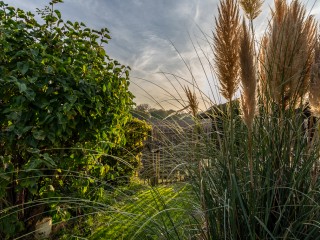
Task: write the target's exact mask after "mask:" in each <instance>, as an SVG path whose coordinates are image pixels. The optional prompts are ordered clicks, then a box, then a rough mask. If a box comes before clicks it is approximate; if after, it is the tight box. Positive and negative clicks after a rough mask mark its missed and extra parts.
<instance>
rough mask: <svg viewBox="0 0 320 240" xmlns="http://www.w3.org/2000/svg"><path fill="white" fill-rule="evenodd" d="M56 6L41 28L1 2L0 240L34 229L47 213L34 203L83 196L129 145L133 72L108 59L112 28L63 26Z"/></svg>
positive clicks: (48, 9)
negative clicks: (12, 211)
mask: <svg viewBox="0 0 320 240" xmlns="http://www.w3.org/2000/svg"><path fill="white" fill-rule="evenodd" d="M58 2H61V1H60V0H54V1H52V2H50V7H46V8H45V9H43V10H38V12H37V13H38V15H39V16H40V17H41V18H42V21H40V22H38V21H37V20H36V18H35V16H34V15H33V14H32V13H30V12H24V11H22V10H21V9H15V8H13V7H9V6H8V5H7V4H5V3H3V2H2V1H1V2H0V46H1V52H0V159H1V162H0V166H1V167H0V211H1V216H3V213H6V214H7V215H5V216H6V217H1V218H0V226H1V229H0V238H5V237H6V236H9V235H11V236H13V235H14V233H17V232H19V231H20V230H22V229H24V228H29V227H30V226H32V225H33V224H34V222H35V221H36V220H37V218H36V217H35V218H31V217H32V216H34V215H37V214H38V216H40V215H41V213H42V212H43V211H44V208H42V209H40V208H39V207H36V208H35V207H32V206H31V205H30V204H29V205H28V207H25V204H26V203H28V202H29V201H31V200H36V199H38V198H40V197H42V198H45V197H54V196H56V197H57V196H63V195H64V194H71V196H75V195H77V194H80V196H81V194H82V196H83V195H84V194H86V193H87V191H88V187H89V186H90V185H92V184H93V182H94V181H93V178H98V179H99V178H100V179H101V178H105V177H107V175H108V174H109V170H110V165H109V164H110V163H109V161H110V159H108V158H105V157H104V156H105V155H106V154H107V153H110V151H111V149H113V148H114V147H115V146H117V147H118V146H125V144H126V140H125V139H126V136H125V134H126V133H125V131H126V130H125V129H124V126H126V123H127V122H128V121H129V120H130V113H129V111H130V109H131V105H132V98H133V95H132V94H131V93H130V92H129V91H128V85H129V83H128V77H129V68H127V67H125V66H123V65H121V64H119V63H118V62H117V61H116V60H112V59H110V58H109V56H108V55H107V54H106V52H105V50H104V48H103V46H104V45H103V44H106V43H108V40H109V39H110V36H109V32H108V29H106V28H103V29H101V30H99V31H97V30H92V29H90V28H87V27H86V26H85V24H84V23H78V22H71V21H67V22H65V21H63V19H62V18H61V14H60V12H59V11H58V10H55V9H54V4H55V3H58ZM133 121H134V120H133ZM138 137H140V136H138ZM87 149H90V150H87ZM113 171H116V168H113ZM75 175H76V176H75ZM88 176H90V177H88ZM98 192H99V191H95V193H98ZM95 195H96V194H92V193H90V195H89V196H88V197H89V198H94V197H95ZM12 206H16V209H15V210H17V209H18V210H19V211H18V212H16V213H15V214H11V215H10V214H9V213H8V212H7V211H6V209H8V208H10V207H12ZM20 210H21V211H20ZM26 219H29V221H28V222H26V224H24V223H23V220H26ZM5 223H10V227H6V225H4V224H5Z"/></svg>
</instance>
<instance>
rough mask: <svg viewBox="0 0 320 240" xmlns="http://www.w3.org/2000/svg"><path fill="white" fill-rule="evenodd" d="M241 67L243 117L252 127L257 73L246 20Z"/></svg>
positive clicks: (243, 26) (249, 127)
mask: <svg viewBox="0 0 320 240" xmlns="http://www.w3.org/2000/svg"><path fill="white" fill-rule="evenodd" d="M239 57H240V69H241V71H240V72H241V87H242V93H241V101H240V108H241V112H242V118H243V121H244V122H245V124H246V125H247V127H248V129H250V130H251V129H252V124H253V118H254V115H255V113H256V86H257V81H256V75H255V69H254V62H253V49H252V43H251V38H250V34H249V31H248V29H247V26H246V24H245V22H244V21H243V24H242V34H241V40H240V54H239Z"/></svg>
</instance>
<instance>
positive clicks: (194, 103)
mask: <svg viewBox="0 0 320 240" xmlns="http://www.w3.org/2000/svg"><path fill="white" fill-rule="evenodd" d="M183 90H184V92H185V94H186V96H187V98H188V103H189V107H190V109H191V113H192V116H193V117H195V116H197V114H198V109H199V102H198V99H197V95H196V93H195V92H191V90H190V88H189V87H187V86H186V87H184V88H183Z"/></svg>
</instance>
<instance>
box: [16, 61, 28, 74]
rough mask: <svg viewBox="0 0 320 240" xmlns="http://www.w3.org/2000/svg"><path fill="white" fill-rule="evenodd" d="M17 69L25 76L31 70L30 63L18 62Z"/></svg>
mask: <svg viewBox="0 0 320 240" xmlns="http://www.w3.org/2000/svg"><path fill="white" fill-rule="evenodd" d="M17 68H18V69H19V71H20V72H21V74H22V75H25V74H26V73H27V71H28V70H29V63H28V62H18V63H17Z"/></svg>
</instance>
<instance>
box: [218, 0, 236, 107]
mask: <svg viewBox="0 0 320 240" xmlns="http://www.w3.org/2000/svg"><path fill="white" fill-rule="evenodd" d="M218 13H219V14H218V19H215V22H216V28H215V33H214V36H213V40H214V50H215V53H214V55H215V64H216V71H217V76H218V79H219V82H220V85H221V87H220V91H221V94H222V96H223V97H224V98H226V99H227V100H228V101H229V102H231V100H232V97H233V95H234V94H235V92H236V91H237V89H238V85H239V63H238V53H239V37H238V36H239V34H238V33H239V30H240V27H239V26H240V19H239V7H238V4H237V2H236V0H222V1H221V2H220V5H219V7H218Z"/></svg>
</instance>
